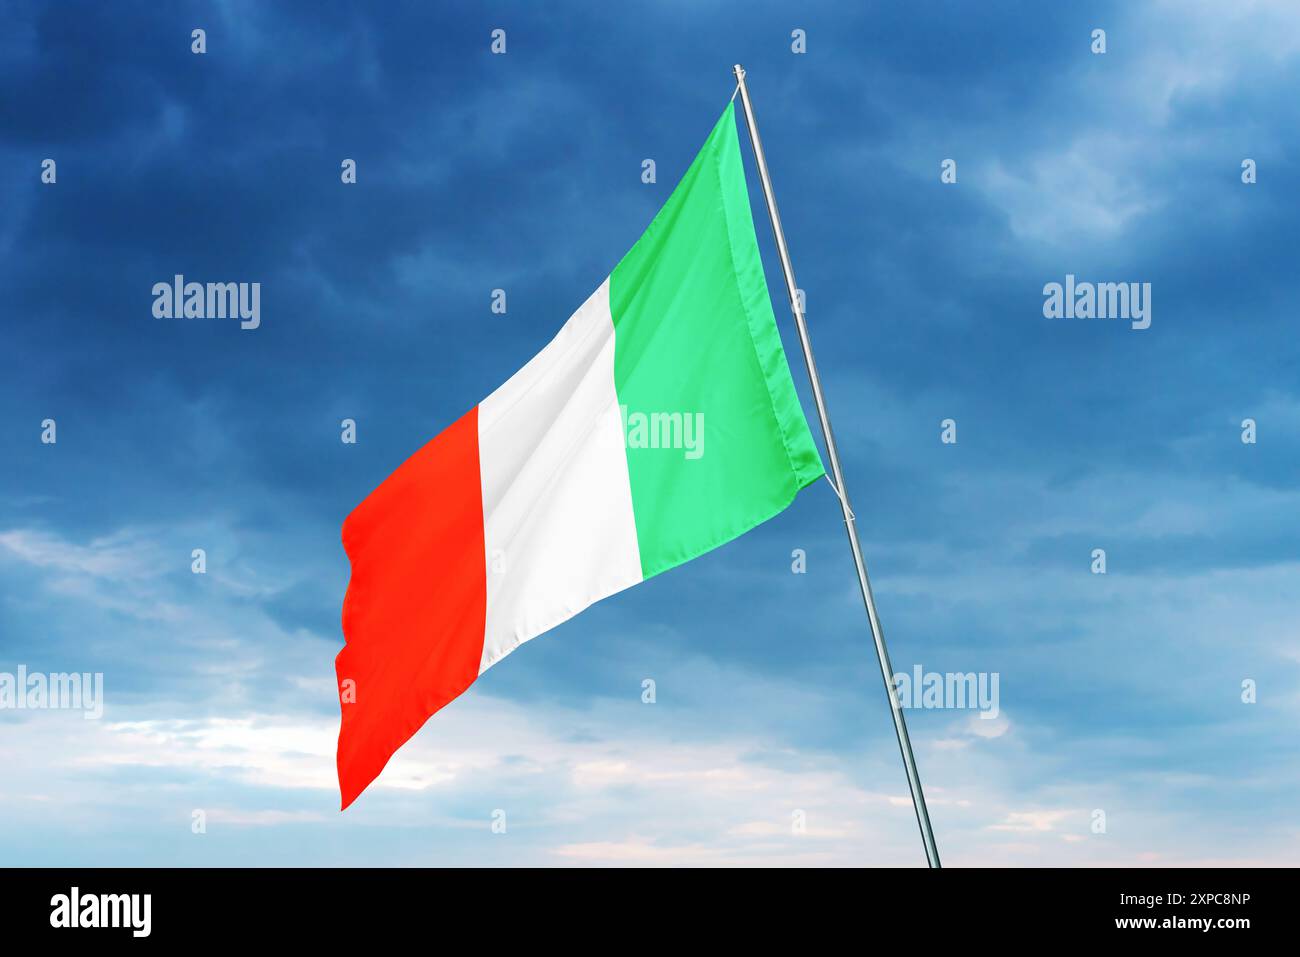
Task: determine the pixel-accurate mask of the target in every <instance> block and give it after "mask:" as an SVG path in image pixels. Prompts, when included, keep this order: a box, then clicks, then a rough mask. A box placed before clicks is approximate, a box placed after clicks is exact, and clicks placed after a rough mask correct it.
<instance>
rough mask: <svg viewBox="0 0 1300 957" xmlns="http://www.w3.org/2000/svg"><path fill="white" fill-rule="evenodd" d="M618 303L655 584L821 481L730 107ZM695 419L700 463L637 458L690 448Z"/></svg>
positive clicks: (636, 258) (621, 388)
mask: <svg viewBox="0 0 1300 957" xmlns="http://www.w3.org/2000/svg"><path fill="white" fill-rule="evenodd" d="M609 303H610V312H611V314H612V316H613V320H614V343H615V345H614V386H615V388H616V390H617V392H618V398H619V403H620V404H621V405H622V406H623V407H624V410H625V412H624V414H625V428H626V430H627V431H626V435H627V439H628V443H627V444H628V448H627V466H628V477H629V479H630V481H631V486H632V510H633V513H634V516H635V519H636V532H637V540H638V544H639V547H640V552H641V570H642V573H643V574H644V575H645V577H646V578H649V577H650V576H651V575H657V574H658V573H659V572H662V571H666V570H667V569H669V568H672V567H674V566H676V565H680V564H681V563H682V562H685V561H689V560H690V559H692V558H694V557H696V556H697V555H700V554H702V553H704V552H707V551H709V550H710V549H712V548H716V547H717V546H719V545H721V544H723V543H725V542H728V541H730V540H731V539H733V538H735V537H736V536H738V535H742V534H744V533H745V532H747V531H749V529H751V528H753V527H754V526H755V525H758V524H760V523H761V522H765V521H767V520H768V519H769V518H771V517H772V516H773V515H775V514H777V513H778V512H780V511H781V510H782V509H784V508H785V507H786V506H788V505H789V504H790V503H791V502H792V501H793V500H794V496H795V494H796V493H797V492H798V491H799V490H800V489H801V488H804V487H805V486H807V485H808V484H810V483H811V482H814V481H816V480H817V479H818V478H819V477H820V476H821V475H822V474H823V472H824V469H823V468H822V463H821V456H820V455H819V454H818V452H817V446H816V443H815V442H814V441H813V438H812V435H811V433H810V432H809V431H808V423H807V421H806V420H805V419H804V416H803V410H802V409H801V408H800V406H799V397H798V395H797V394H796V393H795V390H794V383H793V381H792V380H791V378H790V367H789V365H787V363H786V358H785V351H784V350H783V349H782V348H781V337H780V335H779V334H778V333H777V330H776V319H775V317H774V316H773V315H772V303H771V300H770V299H769V298H768V292H767V282H766V280H765V279H764V276H763V264H762V261H761V260H760V258H759V254H758V242H757V240H756V239H755V237H754V220H753V217H752V215H751V214H750V209H749V191H748V189H747V188H746V185H745V170H744V166H743V164H742V162H741V156H740V144H739V142H738V141H737V138H736V120H735V107H734V104H732V105H729V106H728V107H727V109H726V111H725V112H724V113H723V114H722V118H721V119H720V120H718V123H717V125H716V126H715V127H714V128H713V132H712V134H710V136H709V139H708V141H707V142H706V143H705V144H704V148H703V149H702V150H700V153H699V155H698V156H696V157H695V161H694V162H693V163H692V164H691V167H690V169H688V170H687V171H686V175H685V176H683V177H682V181H681V182H680V183H679V184H678V185H677V188H676V189H675V190H673V194H672V196H670V197H669V198H668V202H667V203H665V204H664V207H663V209H661V210H660V211H659V214H658V215H657V216H656V217H655V218H654V221H653V222H652V223H651V224H650V228H649V229H647V230H646V231H645V234H644V235H643V236H642V237H641V238H640V239H639V240H638V241H637V244H636V245H635V246H633V247H632V250H631V252H629V253H628V254H627V255H626V256H624V257H623V260H622V262H620V263H619V264H618V266H617V268H615V270H614V272H613V273H612V274H611V276H610V289H609ZM673 413H678V414H679V416H678V417H677V418H675V419H674V418H673V417H672V414H673ZM698 413H702V414H703V420H702V421H703V444H702V445H697V446H695V450H694V451H692V450H691V449H688V448H680V447H679V448H663V447H659V448H653V447H651V448H644V447H638V446H640V445H644V444H654V442H655V439H656V438H658V439H660V440H661V441H660V442H659V443H658V444H660V445H662V444H664V443H663V442H662V439H668V440H669V444H671V443H672V439H673V438H676V439H677V441H678V444H679V445H683V444H685V442H686V440H687V439H690V438H693V437H694V436H692V435H691V433H690V432H687V431H684V430H685V428H686V426H687V424H688V421H689V422H695V421H697V418H696V415H697V414H698ZM655 414H657V415H658V416H659V418H658V419H655V418H653V416H654V415H655ZM639 416H640V417H644V418H639ZM687 416H690V417H691V418H690V419H689V420H687V418H686V417H687ZM639 426H644V428H639ZM656 426H657V428H656ZM696 452H698V453H699V454H698V457H690V456H693V455H695V454H696Z"/></svg>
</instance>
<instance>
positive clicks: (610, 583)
mask: <svg viewBox="0 0 1300 957" xmlns="http://www.w3.org/2000/svg"><path fill="white" fill-rule="evenodd" d="M822 474H823V468H822V463H821V457H820V456H819V454H818V452H817V446H816V444H815V443H814V441H813V438H812V435H811V434H810V433H809V430H808V423H807V421H806V420H805V419H804V415H803V411H802V409H801V408H800V405H799V399H798V396H797V395H796V393H795V390H794V383H793V382H792V380H791V378H790V368H789V366H788V364H787V363H786V357H785V352H784V350H783V349H782V348H781V339H780V336H779V335H778V333H777V329H776V321H775V318H774V316H773V313H772V304H771V300H770V299H769V298H768V292H767V284H766V281H765V279H764V277H763V266H762V263H761V261H760V259H759V252H758V243H757V241H756V240H755V236H754V221H753V217H752V215H751V213H750V208H749V193H748V189H747V187H746V185H745V172H744V168H743V166H742V163H741V155H740V145H739V142H738V140H737V136H736V122H735V115H734V105H733V106H728V107H727V109H726V111H725V112H724V113H723V114H722V117H721V119H719V121H718V123H717V125H716V126H715V127H714V128H713V132H712V133H711V134H710V135H709V138H708V141H707V142H706V143H705V144H704V148H703V149H702V150H701V151H700V153H699V155H698V156H696V157H695V160H694V162H692V163H691V166H690V168H689V169H688V170H687V171H686V174H685V176H683V177H682V180H681V182H680V183H679V184H678V185H677V188H676V189H674V190H673V193H672V195H671V196H670V197H669V199H668V202H667V203H666V204H665V205H664V207H663V209H661V210H660V211H659V214H658V215H657V216H656V217H655V218H654V221H653V222H652V223H651V224H650V227H649V228H648V229H647V230H646V231H645V233H644V235H642V236H641V238H640V239H639V240H638V241H637V243H636V245H635V246H633V247H632V250H631V251H630V252H629V253H628V254H627V255H626V256H624V257H623V260H622V261H621V262H620V263H619V264H618V266H617V267H615V269H614V271H613V272H612V273H611V274H610V275H609V277H608V278H606V279H605V281H604V282H602V283H601V284H600V285H599V286H598V287H597V289H596V291H595V292H593V293H592V294H591V296H590V297H589V298H588V299H587V301H586V302H584V303H583V304H582V306H581V307H580V308H579V309H578V311H577V312H575V313H574V314H573V315H572V316H571V317H570V318H569V320H568V322H566V323H565V324H564V326H563V327H562V328H561V329H560V331H559V333H558V334H557V335H556V336H555V338H554V339H552V340H551V342H550V343H549V344H548V345H547V346H546V347H545V348H544V349H542V351H541V352H539V353H538V354H537V355H536V356H534V357H533V359H532V360H531V361H530V362H529V363H528V364H527V365H525V366H524V367H523V368H522V369H520V370H519V371H518V372H516V373H515V374H514V375H513V376H511V378H510V379H509V380H508V381H507V382H506V383H505V384H504V385H502V386H501V387H500V388H499V389H497V390H496V391H495V392H493V393H492V394H491V395H489V396H488V397H487V398H486V399H484V400H483V401H482V402H480V403H479V404H478V405H477V406H476V407H475V408H472V409H470V410H469V411H468V412H467V413H465V414H464V415H463V416H461V418H460V419H458V420H457V421H456V422H454V423H452V424H451V425H450V426H448V427H447V428H446V430H445V431H443V432H442V433H441V434H440V435H438V436H437V437H436V438H434V439H432V440H431V441H430V442H429V443H428V444H427V445H425V446H424V447H423V448H422V449H420V450H419V451H418V452H416V453H415V454H414V455H412V456H411V457H410V458H409V459H407V460H406V462H404V463H403V464H402V465H401V466H400V467H399V468H398V469H397V471H395V472H394V473H393V474H392V475H390V476H389V477H388V478H387V479H386V480H385V481H384V482H383V484H381V485H380V486H379V487H378V488H377V489H375V490H374V491H373V492H371V493H370V495H369V496H368V497H367V498H366V499H365V500H364V501H363V502H362V503H361V504H360V505H358V506H357V507H356V509H355V510H354V511H353V512H352V513H351V514H350V515H349V516H348V517H347V520H346V521H345V522H344V523H343V546H344V548H345V549H346V551H347V554H348V558H349V559H350V560H351V563H352V578H351V581H350V583H349V585H348V591H347V596H346V598H345V599H344V602H343V633H344V636H345V639H346V645H345V647H344V648H343V650H342V651H340V652H339V655H338V658H337V660H336V663H335V666H336V672H337V676H338V681H339V691H340V701H341V702H342V712H343V719H342V725H341V728H340V731H339V745H338V772H339V788H340V790H341V792H342V798H343V807H345V808H346V807H347V806H348V805H349V804H351V803H352V802H353V801H354V800H355V799H356V798H357V796H358V795H359V794H360V793H361V792H362V790H364V789H365V788H366V786H367V785H369V784H370V782H371V781H373V780H374V779H375V778H376V777H377V776H378V775H379V773H380V772H381V771H382V770H383V768H384V765H385V764H386V763H387V762H388V759H389V758H390V757H392V755H393V753H394V752H396V751H397V749H398V748H400V747H401V746H402V745H403V744H404V743H405V742H406V741H407V740H408V739H409V738H410V737H411V736H412V735H413V734H415V732H416V731H418V730H419V729H420V727H421V726H422V725H423V724H424V722H425V721H426V720H428V718H429V717H430V715H432V714H433V713H434V712H436V711H437V710H438V709H440V708H441V707H443V705H445V704H447V703H448V702H450V701H451V700H452V699H454V698H456V697H457V696H458V695H459V694H460V693H461V692H463V691H464V690H465V689H466V688H468V687H469V686H470V685H471V684H473V682H474V680H475V679H476V678H478V677H479V675H481V674H483V672H485V671H486V670H487V669H488V668H490V667H492V665H494V664H496V663H497V662H498V661H500V660H501V659H502V658H504V657H505V656H506V655H508V654H510V652H512V651H514V650H515V649H516V648H518V647H519V646H520V645H521V644H523V643H524V642H525V641H528V640H529V639H530V638H535V637H536V636H538V635H540V634H542V633H543V632H544V631H547V630H549V629H551V628H554V627H555V626H556V625H558V624H560V623H561V622H564V621H567V620H568V619H569V618H572V617H573V616H574V615H576V614H577V613H578V612H580V611H582V610H583V609H584V608H586V607H587V606H589V605H591V604H592V603H594V602H597V601H600V599H602V598H605V597H607V596H609V595H612V594H614V593H615V592H620V591H622V590H623V589H625V588H627V587H629V586H630V585H635V584H637V583H638V582H641V581H644V580H645V579H647V578H650V577H651V576H652V575H658V574H659V573H660V572H664V571H667V570H668V569H670V568H673V567H675V566H677V565H680V564H682V563H683V562H687V561H689V560H690V559H692V558H695V557H696V556H697V555H702V554H703V553H704V552H707V551H709V550H710V549H713V548H717V547H718V546H719V545H722V544H724V543H725V542H728V541H730V540H731V539H733V538H736V537H737V536H739V535H741V534H743V533H744V532H746V531H748V530H749V529H751V528H753V527H754V526H756V525H758V524H759V523H761V522H764V521H766V520H767V519H769V518H771V517H772V516H774V515H776V514H777V513H778V512H780V511H782V510H783V509H784V508H786V506H788V505H789V504H790V503H791V501H793V499H794V497H795V494H796V493H797V492H798V491H799V490H800V489H802V488H804V487H805V486H807V485H808V484H810V483H811V482H814V481H815V480H816V479H818V478H819V477H820V476H821V475H822Z"/></svg>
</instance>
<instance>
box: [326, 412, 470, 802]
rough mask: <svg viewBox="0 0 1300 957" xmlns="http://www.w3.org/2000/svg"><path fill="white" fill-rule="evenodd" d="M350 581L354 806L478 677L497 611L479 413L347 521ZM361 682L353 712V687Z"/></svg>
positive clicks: (344, 743)
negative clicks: (487, 621)
mask: <svg viewBox="0 0 1300 957" xmlns="http://www.w3.org/2000/svg"><path fill="white" fill-rule="evenodd" d="M343 548H344V550H345V551H346V552H347V553H348V558H349V559H351V561H352V580H351V582H349V584H348V592H347V596H346V597H345V598H344V599H343V636H344V639H345V640H346V642H347V644H346V646H345V647H344V648H343V650H342V651H340V652H339V655H338V658H337V659H335V662H334V669H335V673H336V675H337V676H338V681H339V689H340V695H341V698H340V700H341V701H342V702H343V703H342V705H341V707H342V711H343V722H342V725H341V726H340V728H339V751H338V766H339V790H340V792H342V796H343V807H345V808H346V807H347V806H348V805H349V804H351V803H352V802H353V801H354V800H355V799H356V797H357V795H359V794H360V793H361V792H362V791H363V790H365V788H366V786H367V785H368V784H370V782H371V781H373V780H374V779H375V778H376V777H378V776H379V772H380V771H382V770H383V769H384V765H386V764H387V763H388V759H389V758H391V757H392V756H393V753H394V752H395V751H396V750H397V749H398V748H400V747H401V746H402V745H403V744H405V743H406V742H407V740H409V739H410V737H411V736H412V735H413V734H415V732H416V731H419V730H420V727H421V726H422V725H423V724H424V722H425V721H427V720H428V719H429V716H430V715H432V714H433V713H434V712H435V711H437V710H438V709H439V708H441V707H442V706H443V705H445V704H447V703H448V702H449V701H451V700H452V699H454V698H455V697H456V696H457V695H459V694H460V693H461V692H462V691H464V690H465V689H466V688H468V687H469V686H470V685H471V684H472V683H473V682H474V679H475V678H477V677H478V669H479V661H480V659H481V658H482V655H483V624H484V616H485V615H486V608H487V571H486V568H485V561H484V554H483V493H482V486H481V484H480V481H479V459H478V408H477V407H475V408H473V409H471V410H470V411H469V412H467V413H465V415H463V416H461V418H460V419H459V420H457V421H456V422H455V423H454V424H453V425H451V426H449V427H448V428H447V429H446V431H444V432H443V433H442V434H441V435H439V436H438V437H437V438H435V439H433V440H432V441H431V442H429V443H428V444H427V445H426V446H424V448H422V449H420V451H418V452H416V453H415V454H414V455H412V456H411V457H410V458H409V459H407V460H406V461H405V462H404V463H402V465H401V467H400V468H398V469H397V471H396V472H394V473H393V474H392V475H390V476H389V477H388V478H387V479H385V480H384V483H383V484H382V485H380V486H379V488H377V489H375V490H374V491H373V492H371V493H370V495H369V496H367V498H366V499H365V501H363V502H362V503H361V504H360V505H358V506H357V507H356V509H354V510H353V512H352V514H351V515H349V516H348V517H347V520H346V521H345V522H344V523H343ZM348 679H351V680H352V681H353V682H355V703H347V701H346V700H345V698H346V695H347V690H348V689H347V686H346V685H345V684H344V682H345V681H347V680H348Z"/></svg>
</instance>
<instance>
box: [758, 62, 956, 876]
mask: <svg viewBox="0 0 1300 957" xmlns="http://www.w3.org/2000/svg"><path fill="white" fill-rule="evenodd" d="M732 72H733V73H735V75H736V86H737V89H738V90H739V92H740V103H741V105H742V106H743V107H744V109H745V122H746V124H747V125H748V127H749V141H750V142H751V143H752V144H753V146H754V159H755V161H756V162H757V164H758V177H759V179H760V180H761V181H762V183H763V198H764V199H765V200H767V215H768V218H770V219H771V221H772V234H773V235H774V236H775V237H776V251H777V255H778V256H780V258H781V271H782V272H783V273H785V285H786V291H787V292H788V293H789V295H790V309H791V311H792V312H793V313H794V321H795V325H796V326H797V327H798V329H799V345H800V346H802V347H803V359H804V364H805V365H806V366H807V367H808V379H809V381H810V382H811V383H812V393H813V401H814V402H816V403H817V417H818V418H819V419H820V420H821V426H822V436H823V437H824V438H825V439H826V453H827V455H828V456H829V458H830V460H831V473H832V474H833V475H834V478H835V491H836V494H837V495H838V497H839V500H840V509H841V510H842V511H843V513H844V527H845V528H846V529H847V530H848V533H849V548H850V549H852V551H853V564H854V566H856V568H857V570H858V585H859V586H860V587H861V589H862V602H863V604H864V605H866V608H867V621H868V622H869V623H870V624H871V637H872V639H873V640H874V641H875V643H876V658H877V660H879V662H880V676H881V677H882V678H884V680H885V693H886V694H887V695H888V696H889V709H890V712H891V713H892V714H893V716H894V732H895V734H896V735H897V736H898V750H899V751H900V752H901V753H902V755H903V767H904V768H906V769H907V784H908V787H910V788H911V790H912V807H913V808H914V809H915V810H916V823H917V824H918V825H920V828H921V840H922V841H923V842H924V843H925V857H926V860H927V861H929V863H930V866H931V867H939V866H940V865H939V849H938V848H937V847H936V846H935V843H934V831H933V830H932V829H931V828H930V813H929V811H927V810H926V807H925V793H924V792H923V791H922V790H921V776H920V774H919V773H917V770H916V758H915V757H914V756H913V755H912V740H911V738H909V737H908V735H907V722H906V720H904V718H903V709H902V707H901V706H900V704H899V702H898V693H897V691H896V690H895V688H894V669H893V667H892V666H891V665H890V663H889V651H888V649H886V648H885V636H884V633H883V631H882V630H881V628H880V617H879V615H877V614H876V601H875V599H874V598H873V597H872V595H871V582H870V581H869V580H868V579H867V563H866V562H865V561H864V560H863V558H862V546H861V544H860V543H859V542H858V528H857V524H856V523H855V521H854V518H853V509H852V508H850V507H849V493H848V490H847V489H845V487H844V474H843V472H842V471H841V470H840V456H839V452H838V451H837V450H836V448H835V436H834V434H832V432H831V420H830V416H829V415H828V413H827V412H826V400H825V398H824V397H823V396H822V383H821V378H820V377H819V376H818V375H817V362H816V360H815V359H814V358H813V350H812V341H811V340H810V339H809V338H808V326H807V324H806V323H805V322H804V314H803V306H802V304H801V303H800V301H799V287H798V286H797V285H796V284H795V281H794V267H793V266H792V265H790V251H789V250H788V249H787V248H786V245H785V233H784V232H783V231H782V229H781V214H780V213H779V212H777V208H776V196H775V194H774V193H773V192H772V180H771V178H770V177H769V176H768V175H767V160H766V158H764V156H763V142H762V140H760V139H759V137H758V124H757V122H755V120H754V107H753V106H752V105H751V104H750V102H749V90H748V88H747V87H746V86H745V71H744V69H743V68H742V67H741V65H740V64H739V63H737V64H736V65H735V67H733V68H732Z"/></svg>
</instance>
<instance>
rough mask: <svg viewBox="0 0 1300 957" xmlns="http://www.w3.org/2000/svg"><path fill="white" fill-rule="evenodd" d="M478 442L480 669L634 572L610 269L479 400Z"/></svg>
mask: <svg viewBox="0 0 1300 957" xmlns="http://www.w3.org/2000/svg"><path fill="white" fill-rule="evenodd" d="M478 445H479V473H480V475H481V477H482V483H483V541H484V547H485V551H486V553H487V554H486V559H487V623H486V626H485V628H484V636H483V658H482V660H481V662H480V664H479V674H482V673H483V672H484V671H486V670H487V669H488V668H490V667H491V666H492V665H493V664H495V663H496V662H497V661H500V660H501V659H502V658H504V657H505V656H506V655H508V654H509V653H510V652H512V651H514V649H515V648H517V647H518V646H519V645H521V644H523V643H524V642H525V641H527V640H528V639H530V638H534V637H536V636H537V635H540V634H541V633H542V632H544V631H546V630H547V629H550V628H554V627H555V626H556V625H558V624H560V622H562V621H567V620H568V619H569V618H572V617H573V616H574V615H576V614H577V613H578V612H580V611H582V610H583V609H584V608H586V607H587V606H588V605H590V604H592V603H593V602H597V601H599V600H600V599H602V598H604V597H606V596H607V595H612V594H614V592H617V591H622V590H623V589H624V588H627V587H628V586H629V585H635V584H636V583H637V582H639V581H641V555H640V552H639V550H638V549H637V540H636V523H635V521H634V519H633V516H632V489H631V486H630V484H629V482H628V475H627V454H626V452H625V451H624V446H623V425H622V416H621V415H620V413H619V407H618V395H617V394H616V392H615V391H614V322H613V319H612V318H611V317H610V313H609V280H608V279H606V280H605V281H604V282H603V283H601V285H600V288H599V289H597V290H596V291H595V292H594V293H592V295H591V298H589V299H588V300H587V301H586V302H585V303H583V305H582V307H581V308H580V309H579V310H578V311H577V312H575V313H574V314H573V316H572V317H571V318H570V319H569V321H568V322H566V323H565V324H564V328H562V329H561V330H560V331H559V334H558V335H556V337H555V338H554V339H552V340H551V342H550V344H549V345H547V347H546V348H545V349H543V350H542V351H541V352H539V353H538V354H537V355H536V356H534V357H533V359H532V360H531V361H530V362H529V363H528V364H527V365H526V366H524V367H523V368H522V369H520V370H519V371H518V372H516V373H515V374H514V375H513V376H511V377H510V380H509V381H508V382H506V384H505V385H503V386H501V388H499V389H497V390H496V391H495V392H493V393H492V394H491V395H490V396H488V397H487V398H486V399H484V400H483V401H482V402H481V403H480V404H479V410H478Z"/></svg>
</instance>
